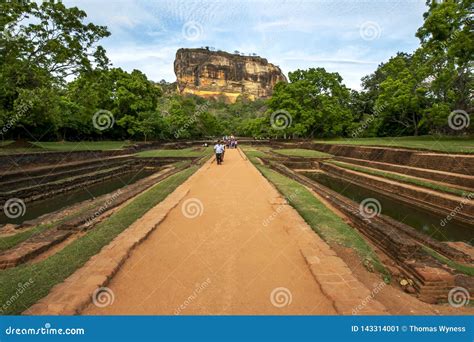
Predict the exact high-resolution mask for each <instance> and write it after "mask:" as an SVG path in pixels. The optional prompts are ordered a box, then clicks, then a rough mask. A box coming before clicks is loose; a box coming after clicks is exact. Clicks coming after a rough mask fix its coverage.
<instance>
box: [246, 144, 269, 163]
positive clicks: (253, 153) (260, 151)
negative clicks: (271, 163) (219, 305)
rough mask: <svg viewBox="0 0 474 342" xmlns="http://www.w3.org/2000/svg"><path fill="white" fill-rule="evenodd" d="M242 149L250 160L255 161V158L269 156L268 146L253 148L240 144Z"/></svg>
mask: <svg viewBox="0 0 474 342" xmlns="http://www.w3.org/2000/svg"><path fill="white" fill-rule="evenodd" d="M241 149H242V151H244V153H245V155H246V156H247V158H249V159H250V160H251V161H252V162H256V158H270V157H271V156H270V155H268V154H267V152H268V151H269V150H270V149H269V148H254V147H250V146H241Z"/></svg>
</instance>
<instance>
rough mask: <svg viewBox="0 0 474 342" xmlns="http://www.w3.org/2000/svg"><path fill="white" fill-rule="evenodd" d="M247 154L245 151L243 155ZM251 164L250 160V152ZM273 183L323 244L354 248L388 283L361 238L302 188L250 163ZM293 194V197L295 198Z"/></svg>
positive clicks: (250, 156)
mask: <svg viewBox="0 0 474 342" xmlns="http://www.w3.org/2000/svg"><path fill="white" fill-rule="evenodd" d="M246 153H247V152H246ZM248 157H249V159H250V160H251V161H254V158H255V157H253V156H252V155H251V154H250V153H249V154H248ZM254 165H255V166H256V167H257V168H258V169H259V170H260V172H261V173H262V174H263V175H264V176H265V177H266V178H267V179H268V180H269V181H270V182H271V183H273V184H274V185H275V186H276V188H277V189H278V191H280V193H282V194H283V196H285V197H286V198H287V199H289V203H290V204H291V205H292V206H293V207H294V208H295V209H296V210H297V211H298V213H299V214H300V215H301V216H302V217H303V218H304V220H305V221H306V222H307V223H308V224H309V225H310V227H311V228H312V229H313V230H314V231H315V232H316V233H317V234H318V235H319V236H321V237H322V238H323V239H324V240H325V241H326V242H328V243H329V244H330V245H331V244H340V245H343V246H345V247H348V248H351V249H354V250H355V251H356V252H357V254H358V255H359V257H360V259H361V261H362V262H363V263H364V265H371V266H372V267H373V268H374V269H375V270H377V271H378V272H380V273H382V275H383V276H384V278H385V280H386V281H389V273H388V272H387V270H386V269H385V267H384V266H383V264H382V263H381V262H380V260H379V259H378V257H377V255H376V254H375V252H374V251H373V249H372V248H371V247H370V245H369V244H368V243H367V242H366V241H365V239H364V238H363V237H362V235H361V234H360V233H359V232H358V231H357V230H356V229H355V228H352V227H351V226H349V225H348V224H346V223H345V222H344V221H343V220H342V219H341V218H340V217H339V216H337V215H336V214H335V213H333V212H332V211H331V210H330V209H329V208H327V207H326V206H325V205H324V204H323V203H321V202H320V201H319V200H318V199H317V198H316V197H315V196H314V195H313V194H312V193H311V192H310V191H309V190H308V189H307V188H306V187H305V186H303V185H302V184H300V183H298V182H297V181H294V180H292V179H290V178H288V177H286V176H284V175H282V174H280V173H278V172H276V171H273V170H271V169H269V168H267V167H265V166H263V165H259V164H258V163H254ZM295 194H296V195H295Z"/></svg>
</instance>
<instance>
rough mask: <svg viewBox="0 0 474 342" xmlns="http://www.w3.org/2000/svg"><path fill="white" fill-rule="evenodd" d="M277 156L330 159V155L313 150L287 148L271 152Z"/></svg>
mask: <svg viewBox="0 0 474 342" xmlns="http://www.w3.org/2000/svg"><path fill="white" fill-rule="evenodd" d="M273 152H276V153H278V154H282V155H284V156H291V157H304V158H329V157H332V156H331V155H330V154H327V153H324V152H319V151H315V150H306V149H303V148H287V149H281V150H273Z"/></svg>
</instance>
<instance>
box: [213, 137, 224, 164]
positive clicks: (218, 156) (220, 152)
mask: <svg viewBox="0 0 474 342" xmlns="http://www.w3.org/2000/svg"><path fill="white" fill-rule="evenodd" d="M214 152H215V153H216V161H217V165H220V164H222V161H223V160H222V157H223V154H224V145H222V144H221V142H220V141H217V143H216V144H215V145H214Z"/></svg>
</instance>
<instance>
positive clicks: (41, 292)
mask: <svg viewBox="0 0 474 342" xmlns="http://www.w3.org/2000/svg"><path fill="white" fill-rule="evenodd" d="M198 168H199V166H193V167H190V168H189V169H186V170H183V171H181V172H179V173H177V174H175V175H173V176H170V177H169V178H167V179H165V180H163V181H162V182H160V183H158V184H157V185H155V186H154V187H152V188H151V189H149V190H147V191H146V192H144V193H142V194H141V195H139V196H138V197H137V198H135V199H134V200H133V201H132V202H130V203H129V204H128V205H127V206H125V207H123V208H121V209H120V210H119V211H117V212H115V213H114V214H112V215H111V216H110V217H109V218H107V219H106V220H104V221H102V222H100V223H99V224H98V225H97V226H96V227H95V228H94V229H92V230H90V231H88V232H87V234H86V235H84V236H82V237H80V238H78V239H77V240H75V241H74V242H72V243H71V244H69V245H67V246H66V247H65V248H64V249H62V250H61V251H59V252H58V253H56V254H54V255H52V256H50V257H49V258H47V259H45V260H43V261H40V262H38V263H36V264H31V265H26V264H24V265H20V266H18V267H15V268H10V269H6V270H1V271H0V288H1V289H2V290H1V292H0V303H2V305H3V306H0V314H19V313H21V312H22V311H24V310H25V309H27V308H28V307H29V306H31V305H32V304H34V303H35V302H37V301H38V300H39V299H41V298H43V297H44V296H46V295H47V294H48V292H49V291H50V290H51V288H52V287H53V286H54V285H56V284H58V283H60V282H62V281H63V280H64V279H66V278H67V277H68V276H70V275H71V274H72V273H73V272H74V271H75V270H76V269H78V268H79V267H81V266H83V265H84V264H85V263H86V262H87V260H89V258H90V257H92V256H93V255H95V254H97V253H98V252H99V251H100V250H101V248H102V247H103V246H105V245H107V244H108V243H109V242H110V241H112V240H113V239H114V238H115V237H116V236H117V235H118V234H120V233H121V232H122V231H124V230H125V229H126V228H127V227H129V226H130V225H131V224H132V223H133V222H135V221H136V220H137V219H138V218H140V217H141V216H143V215H144V214H145V213H146V212H147V211H148V210H150V209H151V208H153V207H154V206H155V205H157V204H158V203H160V202H161V201H162V200H163V199H164V198H165V197H166V196H167V195H168V194H169V193H171V192H172V191H173V190H175V189H176V188H177V187H178V186H179V185H180V184H181V183H182V182H184V181H185V180H186V179H187V178H188V177H189V176H191V175H192V174H193V173H194V172H195V171H196V170H197V169H198ZM30 279H31V281H30ZM26 282H30V283H31V282H32V285H31V286H29V287H28V288H27V289H26V290H24V292H23V293H21V294H20V295H18V290H19V288H20V287H19V284H25V283H26ZM7 303H8V304H9V305H7Z"/></svg>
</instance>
